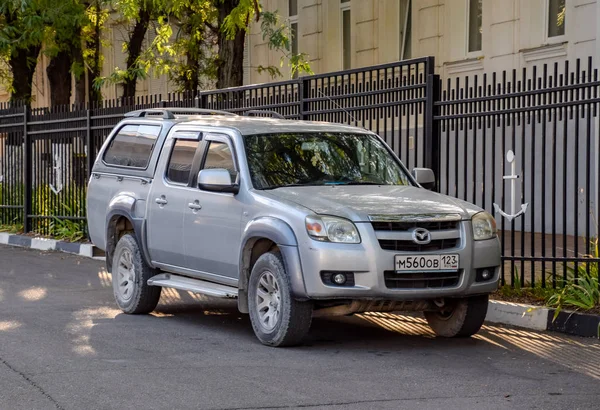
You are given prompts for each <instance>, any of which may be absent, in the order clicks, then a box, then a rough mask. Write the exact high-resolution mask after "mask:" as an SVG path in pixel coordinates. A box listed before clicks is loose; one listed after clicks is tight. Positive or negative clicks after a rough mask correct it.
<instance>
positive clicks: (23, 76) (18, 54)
mask: <svg viewBox="0 0 600 410" xmlns="http://www.w3.org/2000/svg"><path fill="white" fill-rule="evenodd" d="M40 50H41V47H40V46H32V47H29V48H28V49H23V48H17V49H15V50H13V52H12V53H11V55H10V57H9V60H8V64H9V66H10V70H11V73H12V76H13V81H12V87H13V92H12V94H11V96H10V101H11V103H15V102H27V103H29V102H31V97H32V95H31V90H32V82H33V75H34V74H35V68H36V66H37V60H38V56H39V54H40Z"/></svg>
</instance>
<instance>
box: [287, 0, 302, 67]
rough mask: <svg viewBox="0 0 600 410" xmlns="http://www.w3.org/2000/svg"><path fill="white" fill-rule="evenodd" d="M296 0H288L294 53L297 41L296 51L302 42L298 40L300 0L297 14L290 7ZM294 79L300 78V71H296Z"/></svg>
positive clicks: (298, 50)
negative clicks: (294, 28)
mask: <svg viewBox="0 0 600 410" xmlns="http://www.w3.org/2000/svg"><path fill="white" fill-rule="evenodd" d="M292 1H294V0H288V19H289V24H290V37H291V38H290V40H291V44H290V46H291V48H292V54H293V52H294V43H296V52H298V53H299V52H300V49H299V46H300V43H299V42H298V33H299V32H300V27H299V24H298V0H295V1H296V14H292V12H291V8H290V3H291V2H292ZM294 24H295V25H296V32H295V34H296V35H294V30H293V29H292V27H293V26H294ZM292 78H293V79H296V78H298V72H295V73H294V75H293V76H292Z"/></svg>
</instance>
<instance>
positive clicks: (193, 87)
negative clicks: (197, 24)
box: [183, 44, 200, 94]
mask: <svg viewBox="0 0 600 410" xmlns="http://www.w3.org/2000/svg"><path fill="white" fill-rule="evenodd" d="M194 45H196V46H197V47H198V48H199V47H200V45H199V44H194ZM186 54H187V56H186V65H187V68H188V69H189V70H190V71H191V72H192V75H191V76H189V77H188V76H187V75H186V77H185V80H184V90H183V91H184V92H187V93H192V94H195V93H196V92H198V87H199V85H200V81H199V79H198V75H199V74H198V73H199V71H200V60H199V59H200V56H199V53H198V52H197V50H188V52H187V53H186Z"/></svg>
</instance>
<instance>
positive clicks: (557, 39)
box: [544, 0, 600, 44]
mask: <svg viewBox="0 0 600 410" xmlns="http://www.w3.org/2000/svg"><path fill="white" fill-rule="evenodd" d="M551 1H553V0H544V43H545V44H556V43H563V42H565V41H566V38H567V15H568V14H569V7H568V1H565V21H564V28H565V32H564V34H561V35H558V36H552V37H550V36H549V34H550V33H549V31H550V22H549V21H548V20H550V2H551ZM599 6H600V4H599Z"/></svg>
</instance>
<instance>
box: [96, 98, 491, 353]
mask: <svg viewBox="0 0 600 410" xmlns="http://www.w3.org/2000/svg"><path fill="white" fill-rule="evenodd" d="M434 184H435V179H434V175H433V172H432V171H431V170H428V169H424V168H417V169H414V170H412V172H409V171H407V169H406V168H405V167H404V165H403V164H402V163H401V161H400V160H399V159H398V158H397V156H396V155H395V154H394V153H393V152H392V150H390V148H389V147H388V146H387V145H386V144H385V142H384V141H383V140H382V139H381V138H380V137H378V136H377V135H375V134H374V133H372V132H369V131H366V130H364V129H361V128H356V127H350V126H345V125H339V124H331V123H318V122H304V121H291V120H283V119H277V118H259V117H249V116H238V115H232V114H229V113H226V112H212V111H210V112H209V111H204V110H195V109H152V110H141V111H135V112H132V113H129V114H127V115H126V118H125V119H124V120H123V121H121V122H120V123H119V124H118V125H117V126H116V127H115V128H114V130H113V131H112V133H111V134H110V136H109V137H108V139H107V140H106V142H105V144H104V145H103V146H102V148H101V149H100V151H99V154H98V156H97V159H96V161H95V163H94V167H93V171H92V176H91V178H90V182H89V187H88V194H87V215H88V226H89V234H90V237H91V240H92V241H93V243H94V244H95V245H96V246H97V247H99V248H100V249H102V250H105V252H106V264H107V269H108V271H109V272H110V273H112V282H113V289H114V296H115V299H116V303H117V305H118V306H119V308H120V309H121V310H122V311H123V312H125V313H131V314H136V313H137V314H139V313H149V312H151V311H153V310H154V309H155V308H156V305H157V303H158V301H159V297H160V292H161V288H162V287H170V288H175V289H179V290H182V291H189V292H196V293H201V294H205V295H209V296H214V297H224V298H237V301H238V308H239V310H240V311H241V312H242V313H248V314H249V315H250V320H251V323H252V326H253V329H254V332H255V334H256V336H257V338H258V339H259V340H260V341H261V342H262V343H264V344H266V345H270V346H290V345H294V344H298V343H300V342H301V341H302V339H303V337H304V336H305V335H306V333H307V332H308V331H309V328H310V324H311V320H312V318H313V317H319V316H328V315H351V314H353V313H361V312H382V311H388V312H389V311H413V312H423V313H424V315H425V318H426V319H427V321H428V323H429V325H430V326H431V328H432V329H433V330H434V332H435V333H436V334H437V335H440V336H444V337H468V336H471V335H473V334H475V333H476V332H477V331H478V330H479V329H480V327H481V325H482V323H483V321H484V319H485V316H486V312H487V304H488V295H489V294H490V293H491V292H493V291H495V290H496V289H497V286H498V278H499V270H500V263H501V262H500V261H501V258H500V244H499V241H498V237H497V233H496V223H495V221H494V218H493V217H492V216H491V215H490V214H488V213H486V212H485V211H483V210H481V209H479V208H477V207H476V206H474V205H472V204H469V203H466V202H463V201H461V200H458V199H455V198H451V197H448V196H444V195H441V194H438V193H435V192H432V191H431V190H429V189H430V188H431V187H433V186H434ZM428 188H429V189H428Z"/></svg>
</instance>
